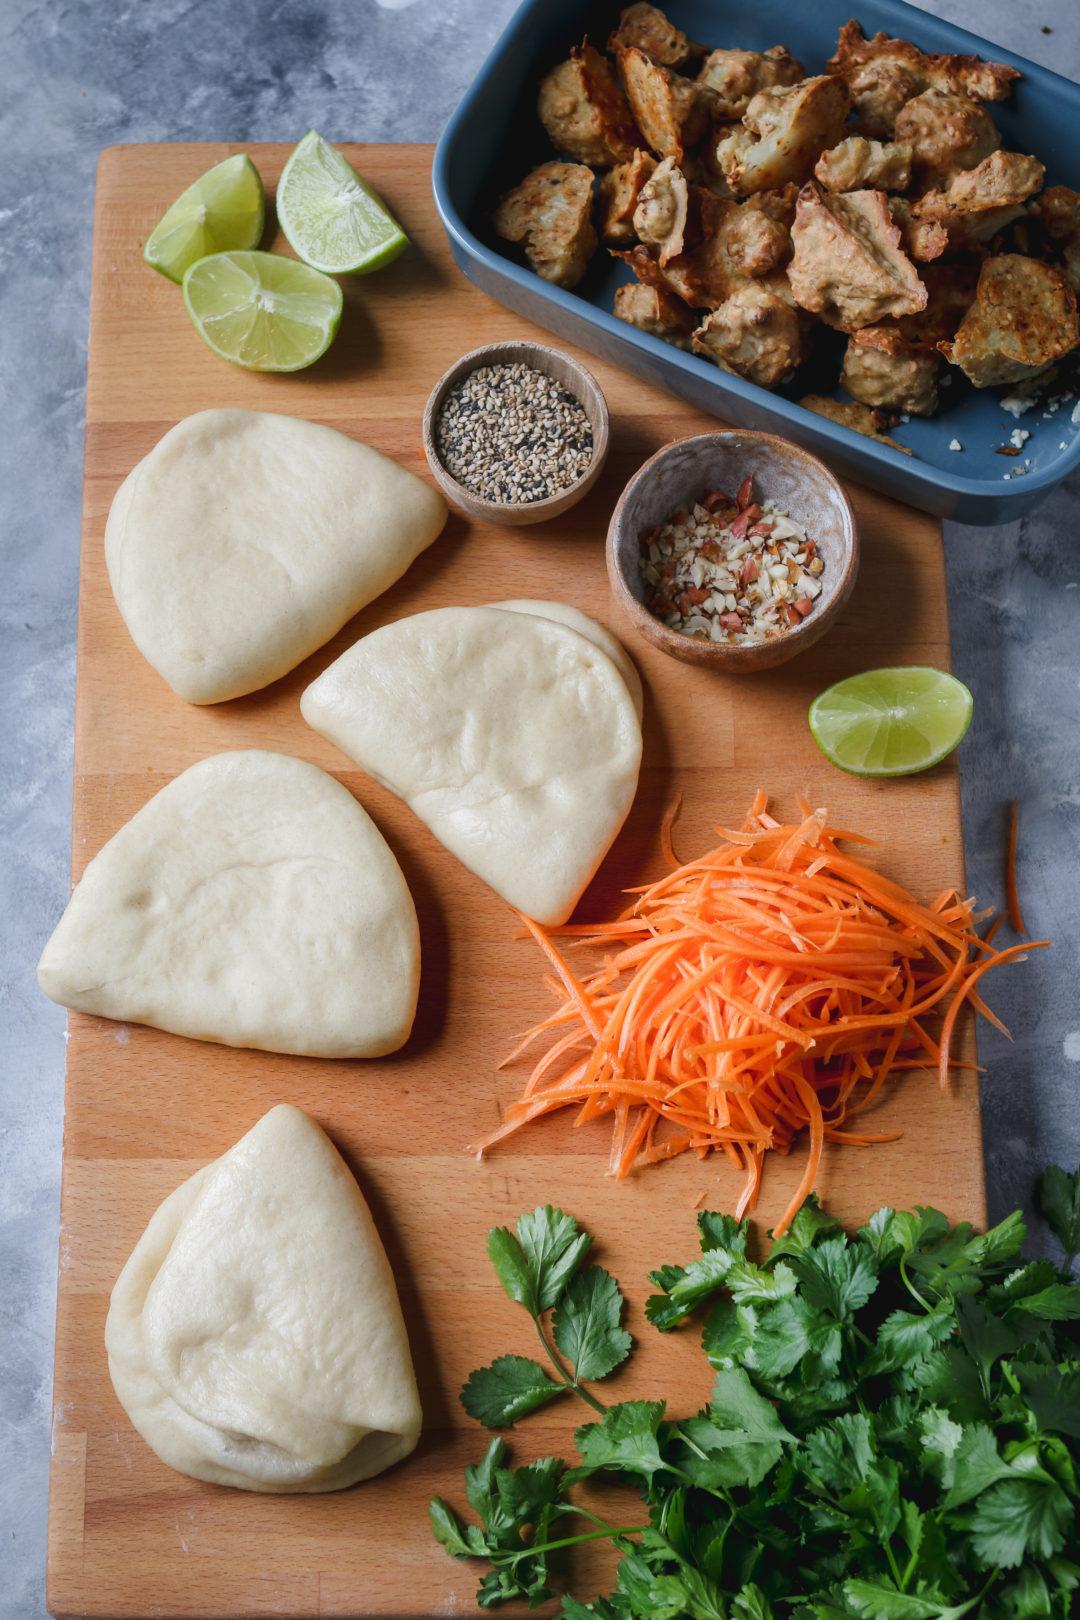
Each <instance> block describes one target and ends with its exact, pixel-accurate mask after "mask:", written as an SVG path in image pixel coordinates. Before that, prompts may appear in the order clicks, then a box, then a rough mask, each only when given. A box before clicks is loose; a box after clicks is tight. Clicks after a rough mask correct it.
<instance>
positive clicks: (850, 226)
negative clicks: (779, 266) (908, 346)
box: [788, 181, 927, 332]
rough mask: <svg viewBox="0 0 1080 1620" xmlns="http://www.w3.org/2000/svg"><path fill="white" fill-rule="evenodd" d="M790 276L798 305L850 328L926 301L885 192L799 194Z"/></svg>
mask: <svg viewBox="0 0 1080 1620" xmlns="http://www.w3.org/2000/svg"><path fill="white" fill-rule="evenodd" d="M791 236H792V242H793V243H794V249H795V251H794V255H793V257H792V260H791V263H790V265H789V266H788V277H789V279H790V281H791V288H792V292H793V293H794V295H795V301H796V303H797V304H801V306H802V307H803V309H807V310H809V311H810V312H811V313H812V314H814V315H818V316H820V317H821V319H822V320H823V321H826V322H828V324H829V325H830V326H838V327H839V328H840V330H841V331H843V332H855V331H857V330H858V329H859V327H861V326H873V325H874V324H875V323H876V322H878V321H880V320H883V319H884V318H885V317H886V316H889V315H911V314H914V313H915V312H916V311H917V310H920V309H924V308H925V307H926V296H927V295H926V288H925V287H924V286H923V284H922V282H921V281H920V280H919V276H918V272H917V271H916V269H915V266H914V265H913V264H912V262H911V260H910V259H909V258H908V256H907V254H906V253H905V252H904V251H903V249H902V248H901V246H900V231H899V228H898V227H897V226H896V224H895V223H894V222H893V218H892V215H891V213H890V212H889V204H888V198H887V197H886V195H885V193H884V192H883V191H848V192H843V193H840V194H838V195H835V196H834V195H832V194H830V193H826V192H823V191H822V190H821V187H820V186H818V185H816V184H815V183H814V182H813V181H810V182H809V183H808V184H807V185H805V186H804V187H803V189H802V190H801V191H800V193H799V202H798V207H797V208H796V211H795V224H794V226H793V228H792V233H791Z"/></svg>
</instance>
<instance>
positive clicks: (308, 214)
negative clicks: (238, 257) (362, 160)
mask: <svg viewBox="0 0 1080 1620" xmlns="http://www.w3.org/2000/svg"><path fill="white" fill-rule="evenodd" d="M277 216H278V224H279V225H280V226H281V228H282V230H283V231H284V232H285V235H286V237H287V238H288V240H289V242H290V244H291V246H292V248H293V249H294V251H295V252H296V253H298V254H299V256H300V257H301V258H302V259H303V260H304V262H305V264H310V265H313V266H314V267H315V269H316V270H325V271H326V272H327V273H328V274H329V275H342V274H343V273H344V272H346V271H357V272H359V273H360V274H361V275H366V274H367V272H368V271H369V270H379V269H381V268H382V266H383V265H384V264H389V263H390V261H391V260H392V259H396V258H397V256H398V254H399V253H401V252H402V250H403V249H404V248H405V247H407V246H408V241H409V239H408V237H407V236H406V235H405V232H404V231H403V230H402V228H401V226H400V225H399V224H398V222H397V220H396V219H395V218H394V216H393V215H392V214H391V213H390V212H389V211H388V209H387V208H386V205H385V203H383V202H382V200H381V199H380V198H379V197H378V196H376V194H375V192H374V191H372V189H371V187H370V186H369V185H368V184H367V182H366V181H364V180H361V178H360V176H359V175H358V174H357V172H356V170H355V169H353V168H351V167H350V166H349V164H348V163H346V161H345V159H344V158H343V157H342V155H341V153H340V152H337V151H335V150H334V148H333V147H332V146H331V145H330V143H329V141H324V140H323V138H322V136H321V135H320V134H319V133H318V131H317V130H314V129H313V130H310V131H309V132H308V134H306V135H305V136H304V138H303V140H302V141H301V142H300V145H299V146H298V147H297V148H296V149H295V151H294V152H293V153H292V156H291V157H290V158H289V161H288V163H286V165H285V168H284V171H283V173H282V176H281V179H280V180H279V181H278V188H277Z"/></svg>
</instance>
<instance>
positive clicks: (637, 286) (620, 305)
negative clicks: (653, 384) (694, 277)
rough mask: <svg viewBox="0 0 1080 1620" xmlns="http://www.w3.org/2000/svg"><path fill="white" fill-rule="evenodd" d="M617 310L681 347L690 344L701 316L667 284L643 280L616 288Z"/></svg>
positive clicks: (644, 329)
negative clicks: (659, 285) (654, 283)
mask: <svg viewBox="0 0 1080 1620" xmlns="http://www.w3.org/2000/svg"><path fill="white" fill-rule="evenodd" d="M613 312H614V314H615V315H617V316H618V318H619V320H620V321H626V322H627V324H628V325H629V326H636V327H638V328H639V329H640V330H641V331H642V332H651V333H652V335H653V337H658V338H664V339H665V340H666V341H667V342H668V343H674V344H675V346H676V347H677V348H680V349H688V348H689V347H690V338H691V335H692V334H693V330H694V327H695V325H696V324H697V316H696V315H695V314H694V312H693V310H691V309H688V308H687V306H686V305H685V304H684V303H683V301H682V299H681V298H676V297H675V295H674V293H670V292H668V291H667V290H666V289H665V288H663V287H646V286H645V285H644V284H643V283H642V282H640V281H631V282H628V283H627V285H626V286H625V287H619V288H617V289H616V292H615V303H614V306H613Z"/></svg>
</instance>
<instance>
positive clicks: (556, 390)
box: [435, 362, 593, 506]
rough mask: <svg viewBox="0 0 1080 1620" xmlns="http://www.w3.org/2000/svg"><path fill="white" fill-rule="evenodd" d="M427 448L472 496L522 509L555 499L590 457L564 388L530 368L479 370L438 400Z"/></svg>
mask: <svg viewBox="0 0 1080 1620" xmlns="http://www.w3.org/2000/svg"><path fill="white" fill-rule="evenodd" d="M435 448H436V450H437V452H438V456H439V460H440V461H441V462H442V464H443V466H444V467H445V468H446V470H447V472H448V473H449V474H450V476H451V477H452V478H455V479H456V480H457V482H458V483H459V484H461V485H462V487H463V488H465V489H467V490H469V491H470V493H472V494H473V495H479V496H480V497H481V498H482V499H484V500H488V501H498V502H501V503H503V504H505V505H511V504H512V505H515V506H524V505H529V504H531V503H532V502H533V501H543V500H547V499H548V498H549V497H550V496H552V495H558V494H561V493H562V491H563V490H566V489H570V488H571V486H572V485H574V484H576V483H577V482H578V481H579V480H580V479H581V478H583V477H584V476H585V474H586V472H587V471H588V469H589V464H590V462H591V461H592V457H593V434H592V425H591V423H590V421H589V418H588V415H587V413H586V411H585V409H584V407H583V406H582V404H581V401H580V400H579V399H577V398H576V397H575V395H573V394H572V393H571V392H570V390H569V389H568V388H564V387H563V385H562V384H561V383H559V382H557V381H556V380H555V378H554V377H549V376H547V374H546V373H545V372H542V371H537V370H536V369H535V367H533V366H526V365H523V364H522V363H521V362H515V363H514V364H513V365H497V366H480V367H478V368H477V370H476V371H471V372H470V373H469V375H468V376H467V377H465V378H464V379H463V381H461V382H460V383H458V384H457V385H456V387H454V388H452V389H451V390H450V392H449V393H448V394H447V396H446V399H445V400H444V401H443V404H442V408H441V409H440V411H439V415H438V419H437V421H436V424H435Z"/></svg>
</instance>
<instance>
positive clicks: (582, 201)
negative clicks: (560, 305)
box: [492, 163, 597, 287]
mask: <svg viewBox="0 0 1080 1620" xmlns="http://www.w3.org/2000/svg"><path fill="white" fill-rule="evenodd" d="M592 188H593V175H592V170H591V169H587V168H586V167H585V166H584V164H581V163H541V164H540V167H539V168H537V169H533V170H532V172H531V173H530V174H527V175H526V176H525V178H524V180H523V181H522V182H521V184H520V185H518V186H515V187H514V189H513V190H512V191H508V192H507V193H506V195H505V196H504V197H503V198H502V199H501V200H500V202H499V206H498V207H497V208H496V210H495V213H494V215H493V216H492V223H493V224H494V226H495V229H496V231H497V232H498V234H499V235H500V236H501V237H503V238H504V239H505V240H506V241H507V242H516V243H519V244H520V245H521V246H522V247H524V249H525V256H526V258H527V259H528V261H529V264H530V265H531V267H532V268H533V269H534V270H535V271H536V273H537V275H538V276H543V278H544V280H545V281H553V282H554V283H555V285H556V286H557V287H576V286H577V284H578V282H579V281H580V280H581V278H582V276H583V275H584V274H585V269H586V266H587V265H588V262H589V260H590V259H591V258H592V256H593V254H594V253H595V252H596V248H597V237H596V232H595V231H594V230H593V225H592V217H591V216H592Z"/></svg>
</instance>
